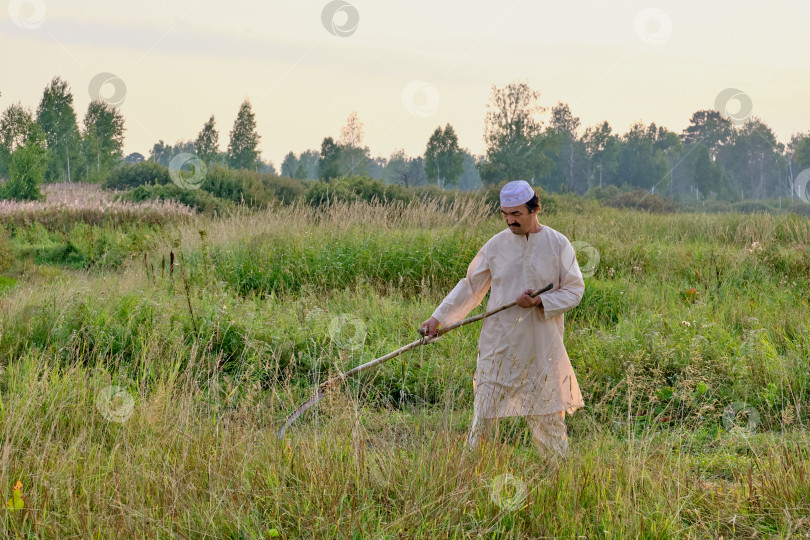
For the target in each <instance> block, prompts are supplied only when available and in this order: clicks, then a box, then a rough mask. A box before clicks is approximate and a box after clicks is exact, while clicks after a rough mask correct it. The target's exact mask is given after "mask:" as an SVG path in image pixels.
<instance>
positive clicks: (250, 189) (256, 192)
mask: <svg viewBox="0 0 810 540" xmlns="http://www.w3.org/2000/svg"><path fill="white" fill-rule="evenodd" d="M201 187H202V188H203V189H205V190H206V191H208V192H210V193H211V194H212V195H214V196H216V197H220V198H222V199H227V200H229V201H232V202H235V203H238V204H242V203H244V204H246V205H248V206H250V207H265V206H269V205H272V204H275V203H276V202H278V201H281V202H283V203H285V204H290V203H292V202H293V201H294V200H295V199H297V198H298V197H302V196H303V195H304V193H305V191H306V186H305V184H304V183H303V182H302V181H300V180H296V179H295V178H284V177H280V176H276V175H274V174H269V173H260V172H256V171H249V170H247V169H238V170H235V169H228V168H225V167H220V166H217V167H214V168H213V169H211V170H209V171H208V174H207V175H206V177H205V180H204V181H203V183H202V185H201Z"/></svg>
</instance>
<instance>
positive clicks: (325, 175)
mask: <svg viewBox="0 0 810 540" xmlns="http://www.w3.org/2000/svg"><path fill="white" fill-rule="evenodd" d="M338 177H340V147H339V146H338V145H337V144H336V143H335V141H334V139H332V137H326V138H324V140H323V141H322V142H321V154H320V157H319V159H318V178H320V179H321V180H325V181H327V182H328V181H329V180H331V179H333V178H338Z"/></svg>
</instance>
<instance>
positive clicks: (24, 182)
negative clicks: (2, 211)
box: [0, 142, 48, 201]
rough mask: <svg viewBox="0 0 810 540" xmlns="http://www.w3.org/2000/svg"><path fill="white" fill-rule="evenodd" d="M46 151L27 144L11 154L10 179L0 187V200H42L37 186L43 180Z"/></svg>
mask: <svg viewBox="0 0 810 540" xmlns="http://www.w3.org/2000/svg"><path fill="white" fill-rule="evenodd" d="M47 163H48V161H47V151H46V150H45V149H44V148H43V147H42V146H40V145H39V144H37V143H36V142H34V143H32V144H27V145H26V146H22V147H20V148H18V149H17V150H16V151H15V152H14V153H13V154H11V166H10V167H9V173H10V175H11V178H10V179H9V180H7V181H6V182H5V183H4V184H2V185H0V198H3V199H14V200H15V201H37V200H40V199H42V193H41V192H40V190H39V186H40V185H42V182H43V180H45V169H46V167H47Z"/></svg>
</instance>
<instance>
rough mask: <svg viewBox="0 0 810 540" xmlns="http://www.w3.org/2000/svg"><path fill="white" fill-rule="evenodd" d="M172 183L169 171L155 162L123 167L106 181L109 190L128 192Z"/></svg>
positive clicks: (116, 170) (112, 173) (105, 185)
mask: <svg viewBox="0 0 810 540" xmlns="http://www.w3.org/2000/svg"><path fill="white" fill-rule="evenodd" d="M171 181H172V179H171V177H170V176H169V169H168V168H167V167H164V166H163V165H161V164H160V163H155V162H154V161H142V162H141V163H136V164H134V165H133V164H129V163H127V164H126V165H123V166H121V167H119V168H117V169H115V170H113V171H112V172H111V173H110V174H109V175H107V179H106V180H105V181H104V187H106V188H107V189H118V190H122V191H123V190H127V189H132V188H135V187H138V186H149V185H158V186H165V185H166V184H170V183H171Z"/></svg>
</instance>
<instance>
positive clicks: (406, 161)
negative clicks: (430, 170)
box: [383, 149, 427, 188]
mask: <svg viewBox="0 0 810 540" xmlns="http://www.w3.org/2000/svg"><path fill="white" fill-rule="evenodd" d="M383 180H384V181H385V182H386V183H389V184H398V185H400V186H404V187H406V188H407V187H412V186H421V185H424V184H426V183H427V174H426V172H425V162H424V160H423V159H422V158H421V157H418V158H411V157H408V155H407V154H405V150H402V149H397V150H394V151H393V152H392V153H391V157H389V158H388V161H387V162H386V164H385V167H384V168H383Z"/></svg>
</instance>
